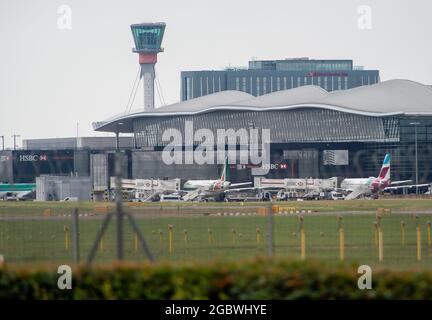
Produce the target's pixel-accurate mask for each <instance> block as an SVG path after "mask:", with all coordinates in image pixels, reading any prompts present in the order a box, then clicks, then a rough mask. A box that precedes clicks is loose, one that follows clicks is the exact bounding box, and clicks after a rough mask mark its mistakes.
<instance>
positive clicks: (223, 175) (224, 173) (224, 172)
mask: <svg viewBox="0 0 432 320" xmlns="http://www.w3.org/2000/svg"><path fill="white" fill-rule="evenodd" d="M228 170H229V168H228V157H226V158H225V164H224V166H223V169H222V172H221V176H220V178H219V179H220V180H221V181H226V180H227V179H228V178H227V175H228Z"/></svg>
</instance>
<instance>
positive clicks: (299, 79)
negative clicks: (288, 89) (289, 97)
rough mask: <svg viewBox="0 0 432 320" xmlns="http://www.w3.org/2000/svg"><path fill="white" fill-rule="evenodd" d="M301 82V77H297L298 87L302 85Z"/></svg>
mask: <svg viewBox="0 0 432 320" xmlns="http://www.w3.org/2000/svg"><path fill="white" fill-rule="evenodd" d="M300 82H301V78H300V77H297V87H300V86H301V84H300Z"/></svg>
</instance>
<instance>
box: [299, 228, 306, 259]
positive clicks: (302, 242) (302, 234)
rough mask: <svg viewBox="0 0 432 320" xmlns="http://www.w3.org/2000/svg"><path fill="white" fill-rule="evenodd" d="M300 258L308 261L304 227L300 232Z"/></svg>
mask: <svg viewBox="0 0 432 320" xmlns="http://www.w3.org/2000/svg"><path fill="white" fill-rule="evenodd" d="M300 258H301V259H302V260H305V259H306V236H305V232H304V229H303V227H302V228H301V230H300Z"/></svg>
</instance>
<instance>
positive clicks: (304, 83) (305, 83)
mask: <svg viewBox="0 0 432 320" xmlns="http://www.w3.org/2000/svg"><path fill="white" fill-rule="evenodd" d="M307 79H308V78H307V77H304V78H303V81H304V82H303V85H307V84H308V83H307V82H308V81H307Z"/></svg>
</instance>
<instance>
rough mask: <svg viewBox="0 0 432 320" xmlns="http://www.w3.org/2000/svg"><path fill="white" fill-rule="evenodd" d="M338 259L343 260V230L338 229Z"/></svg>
mask: <svg viewBox="0 0 432 320" xmlns="http://www.w3.org/2000/svg"><path fill="white" fill-rule="evenodd" d="M339 259H340V261H344V260H345V233H344V229H343V228H340V229H339Z"/></svg>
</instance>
